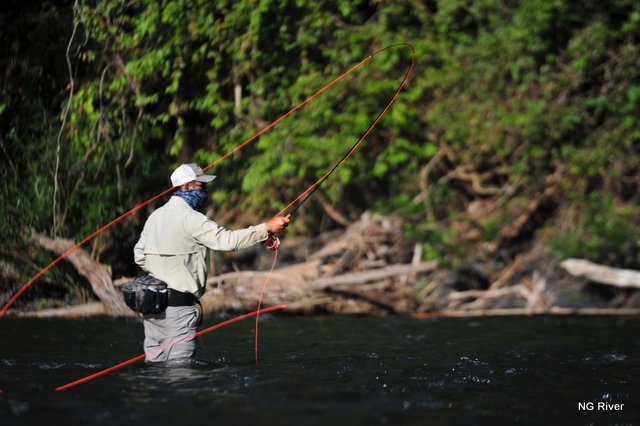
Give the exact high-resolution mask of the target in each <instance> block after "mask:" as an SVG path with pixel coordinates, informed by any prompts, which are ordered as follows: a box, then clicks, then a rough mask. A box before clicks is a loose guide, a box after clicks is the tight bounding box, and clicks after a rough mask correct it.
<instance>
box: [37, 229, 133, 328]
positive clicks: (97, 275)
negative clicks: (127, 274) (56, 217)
mask: <svg viewBox="0 0 640 426" xmlns="http://www.w3.org/2000/svg"><path fill="white" fill-rule="evenodd" d="M30 239H31V241H33V242H35V243H37V244H38V245H40V246H41V247H43V248H44V249H46V250H49V251H51V252H53V253H55V254H58V255H61V254H62V253H65V252H66V251H67V250H69V249H70V248H71V247H73V246H75V245H76V244H75V243H74V242H73V241H71V240H67V239H63V238H56V239H52V238H49V237H46V236H44V235H41V234H38V233H35V232H34V233H33V234H32V235H31V238H30ZM66 260H68V261H69V262H70V263H71V264H72V265H73V267H74V268H76V270H77V271H78V273H79V274H80V275H82V276H83V277H85V278H86V279H87V281H89V284H90V285H91V288H92V289H93V293H94V294H95V295H96V297H98V299H100V301H101V302H102V303H103V304H104V308H105V309H104V310H105V313H106V314H107V315H111V316H131V313H132V312H131V310H130V309H129V308H128V307H127V305H126V304H125V303H124V300H123V299H122V296H121V294H120V292H119V291H118V290H117V289H116V288H115V286H114V285H113V280H112V279H111V270H110V268H109V267H108V266H106V265H103V264H101V263H99V262H96V261H95V260H94V259H92V258H91V255H90V254H89V253H87V252H86V251H84V250H82V249H79V250H76V251H74V252H72V253H70V254H69V255H68V256H67V257H66Z"/></svg>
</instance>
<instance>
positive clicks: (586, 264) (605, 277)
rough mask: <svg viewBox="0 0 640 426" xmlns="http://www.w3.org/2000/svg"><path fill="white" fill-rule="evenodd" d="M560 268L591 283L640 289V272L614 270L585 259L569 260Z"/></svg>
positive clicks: (561, 264)
mask: <svg viewBox="0 0 640 426" xmlns="http://www.w3.org/2000/svg"><path fill="white" fill-rule="evenodd" d="M560 266H562V267H563V268H564V269H565V270H566V271H567V272H569V273H570V274H571V275H573V276H575V277H584V278H586V279H588V280H589V281H593V282H597V283H600V284H608V285H612V286H615V287H621V288H640V271H634V270H631V269H618V268H612V267H610V266H603V265H598V264H596V263H593V262H590V261H588V260H584V259H567V260H565V261H563V262H562V263H560Z"/></svg>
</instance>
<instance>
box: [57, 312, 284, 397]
mask: <svg viewBox="0 0 640 426" xmlns="http://www.w3.org/2000/svg"><path fill="white" fill-rule="evenodd" d="M286 307H287V305H285V304H282V305H275V306H271V307H269V308H265V309H262V310H257V311H253V312H249V313H247V314H243V315H239V316H237V317H233V318H231V319H228V320H226V321H223V322H220V323H218V324H215V325H212V326H211V327H208V328H205V329H204V330H200V331H198V332H197V333H195V334H194V335H191V336H186V337H184V338H182V339H180V340H178V341H176V342H173V343H171V344H169V345H164V346H161V347H159V348H154V350H153V351H152V352H159V351H163V350H165V349H169V348H171V347H173V346H175V345H177V344H179V343H182V342H184V341H186V340H189V339H195V338H196V337H198V336H202V335H203V334H207V333H210V332H212V331H213V330H217V329H218V328H221V327H224V326H227V325H229V324H233V323H234V322H238V321H240V320H243V319H245V318H249V317H252V316H254V315H259V314H265V313H267V312H271V311H275V310H277V309H284V308H286ZM144 358H145V354H142V355H138V356H135V357H133V358H131V359H128V360H126V361H123V362H121V363H119V364H116V365H114V366H113V367H109V368H105V369H104V370H101V371H98V372H97V373H94V374H91V375H89V376H86V377H83V378H81V379H78V380H75V381H73V382H70V383H67V384H66V385H62V386H58V387H57V388H56V389H55V390H56V391H58V392H59V391H63V390H67V389H69V388H72V387H74V386H76V385H79V384H81V383H84V382H88V381H89V380H93V379H95V378H98V377H100V376H104V375H105V374H107V373H111V372H112V371H115V370H118V369H120V368H122V367H125V366H127V365H129V364H133V363H134V362H136V361H140V360H142V359H144Z"/></svg>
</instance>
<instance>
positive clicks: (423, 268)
mask: <svg viewBox="0 0 640 426" xmlns="http://www.w3.org/2000/svg"><path fill="white" fill-rule="evenodd" d="M437 266H438V262H436V261H431V262H421V263H418V264H406V265H391V266H387V267H385V268H380V269H373V270H368V271H360V272H352V273H349V274H343V275H337V276H334V277H322V278H318V279H316V280H314V281H312V282H311V283H309V284H308V285H307V287H308V288H311V289H322V288H326V287H331V286H342V285H359V284H365V283H368V282H371V281H380V280H383V279H385V278H394V277H398V276H401V275H405V274H416V273H423V272H433V271H434V270H435V269H436V268H437Z"/></svg>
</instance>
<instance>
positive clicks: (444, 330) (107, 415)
mask: <svg viewBox="0 0 640 426" xmlns="http://www.w3.org/2000/svg"><path fill="white" fill-rule="evenodd" d="M223 319H224V318H221V317H210V318H206V319H205V322H204V324H203V326H208V325H211V324H215V323H216V322H219V321H221V320H223ZM253 327H254V322H253V319H247V320H243V321H240V322H237V323H234V324H232V325H229V326H227V327H225V328H221V329H218V330H215V331H213V332H212V333H210V334H207V335H205V336H202V338H201V342H200V345H201V348H200V351H199V358H200V359H202V360H203V361H205V363H204V364H203V365H200V366H198V367H196V368H158V367H149V366H145V365H144V364H143V363H141V362H139V363H136V364H132V365H129V366H126V367H124V368H122V369H120V370H117V371H114V372H111V373H109V374H107V375H104V376H101V377H98V378H96V379H94V380H91V381H89V382H86V383H82V384H79V385H77V386H74V387H72V388H70V389H68V390H65V391H62V392H55V391H54V389H55V388H56V387H58V386H61V385H64V384H66V383H69V382H71V381H73V380H76V379H79V378H82V377H84V376H87V375H89V374H92V373H95V372H97V371H99V370H102V369H104V368H107V367H110V366H112V365H115V364H118V363H120V362H122V361H124V360H127V359H129V358H131V357H134V356H136V355H139V354H140V353H141V352H142V349H141V347H142V345H141V342H142V336H143V334H142V325H141V324H140V323H139V322H136V321H134V320H124V319H118V320H112V319H91V320H35V319H16V318H8V319H6V318H3V319H2V320H1V321H0V337H1V339H2V344H1V348H2V349H1V350H0V372H1V375H0V389H1V390H2V394H1V395H0V424H2V425H45V424H56V425H58V424H59V425H126V424H132V425H133V424H135V425H153V426H161V425H205V424H206V425H245V424H256V425H258V424H260V425H323V426H327V425H329V426H338V425H424V424H514V423H515V424H532V425H536V424H539V425H543V424H544V425H547V424H620V425H622V424H638V423H639V422H640V343H639V340H638V336H640V322H639V321H638V319H637V318H633V317H559V316H558V317H555V316H541V317H513V318H496V317H494V318H434V319H421V320H416V319H409V318H401V317H388V318H372V317H326V318H299V317H280V316H271V315H263V316H262V320H261V323H260V364H259V365H256V364H255V361H254V353H253V333H254V329H253ZM616 408H618V409H616Z"/></svg>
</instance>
